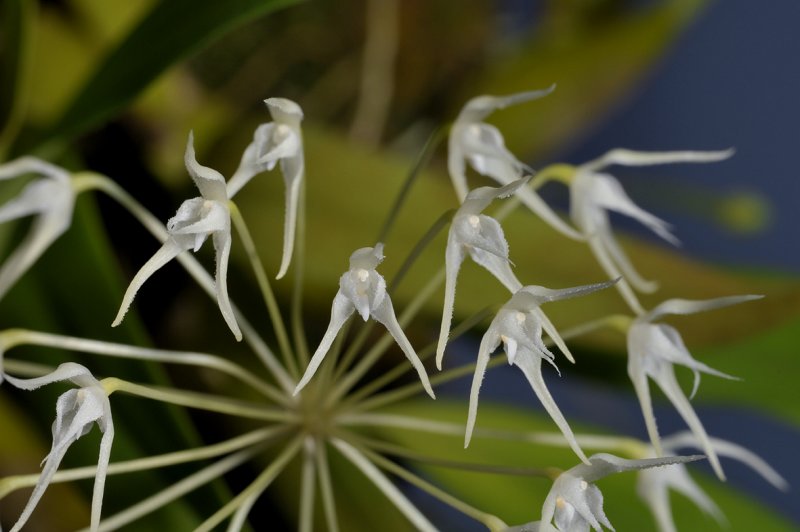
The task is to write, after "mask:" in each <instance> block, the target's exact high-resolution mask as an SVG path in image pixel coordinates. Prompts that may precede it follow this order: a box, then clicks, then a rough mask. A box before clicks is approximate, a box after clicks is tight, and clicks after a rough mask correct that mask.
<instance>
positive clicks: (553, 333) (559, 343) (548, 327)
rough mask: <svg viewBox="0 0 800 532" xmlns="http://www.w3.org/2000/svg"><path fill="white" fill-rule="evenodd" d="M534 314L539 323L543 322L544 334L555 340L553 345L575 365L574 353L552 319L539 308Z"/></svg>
mask: <svg viewBox="0 0 800 532" xmlns="http://www.w3.org/2000/svg"><path fill="white" fill-rule="evenodd" d="M533 314H534V315H535V316H536V317H537V318H538V319H539V321H541V323H542V328H543V329H544V332H546V333H547V336H549V337H550V339H551V340H553V343H554V344H556V347H558V349H559V350H560V351H561V352H562V353H564V356H565V357H567V360H569V361H570V362H572V363H573V364H574V363H575V357H573V356H572V353H571V352H570V350H569V348H568V347H567V343H566V342H564V339H563V338H561V335H560V334H559V333H558V329H556V327H555V325H553V322H551V321H550V318H548V317H547V314H545V313H544V311H543V310H542V309H540V308H538V307H537V308H535V309H534V310H533Z"/></svg>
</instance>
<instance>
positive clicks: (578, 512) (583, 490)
mask: <svg viewBox="0 0 800 532" xmlns="http://www.w3.org/2000/svg"><path fill="white" fill-rule="evenodd" d="M701 458H703V457H702V456H673V457H666V458H650V459H643V460H624V459H622V458H618V457H616V456H613V455H610V454H606V453H600V454H595V455H593V456H591V457H590V458H589V462H590V463H589V464H578V465H577V466H575V467H573V468H572V469H569V470H567V471H564V472H563V473H561V474H560V475H559V476H558V478H557V479H556V480H555V482H554V483H553V487H552V488H551V489H550V493H548V494H547V498H546V499H545V501H544V505H543V506H542V519H541V521H540V523H539V530H541V531H545V530H553V527H552V524H551V523H553V522H555V529H556V530H560V531H561V532H586V531H588V530H589V528H590V527H591V529H592V530H597V531H601V530H602V527H603V526H605V527H606V528H610V529H612V530H613V529H614V527H613V526H611V522H610V521H609V520H608V517H606V514H605V512H604V511H603V494H602V493H601V492H600V489H599V488H598V487H597V486H595V485H594V483H595V482H596V481H598V480H600V479H601V478H603V477H606V476H608V475H611V474H613V473H621V472H623V471H636V470H642V469H649V468H655V467H658V468H660V467H662V466H672V465H673V464H683V463H686V462H692V461H695V460H699V459H701Z"/></svg>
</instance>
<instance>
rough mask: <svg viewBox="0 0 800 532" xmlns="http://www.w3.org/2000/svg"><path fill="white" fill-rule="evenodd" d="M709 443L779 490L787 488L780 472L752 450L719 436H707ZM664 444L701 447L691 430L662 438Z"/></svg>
mask: <svg viewBox="0 0 800 532" xmlns="http://www.w3.org/2000/svg"><path fill="white" fill-rule="evenodd" d="M709 440H710V441H711V445H712V446H713V447H714V449H715V450H716V451H717V454H719V455H720V456H726V457H728V458H733V459H734V460H739V461H740V462H742V463H743V464H745V465H747V466H749V467H750V468H751V469H753V470H754V471H755V472H756V473H758V474H759V475H761V476H762V477H764V480H766V481H767V482H769V483H770V484H772V485H773V486H775V487H776V488H778V489H780V490H787V489H789V483H788V482H787V481H786V479H784V478H783V477H782V476H781V475H780V473H778V472H777V471H775V469H773V468H772V466H770V465H769V464H768V463H767V462H765V461H764V460H763V459H762V458H761V457H760V456H758V455H757V454H756V453H754V452H753V451H751V450H749V449H746V448H745V447H742V446H741V445H737V444H735V443H733V442H730V441H727V440H723V439H720V438H709ZM664 446H665V447H667V446H669V447H670V448H672V449H678V448H681V447H693V448H696V449H700V448H702V447H701V445H700V444H699V442H698V439H697V437H696V436H695V435H694V434H693V433H691V432H681V433H678V434H675V435H672V436H670V437H669V438H664Z"/></svg>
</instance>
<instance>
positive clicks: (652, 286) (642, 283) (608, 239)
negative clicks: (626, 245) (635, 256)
mask: <svg viewBox="0 0 800 532" xmlns="http://www.w3.org/2000/svg"><path fill="white" fill-rule="evenodd" d="M598 238H601V239H602V240H603V245H604V246H605V249H606V250H607V251H608V253H609V255H611V258H612V260H613V261H614V262H616V263H617V265H618V266H619V269H620V270H622V275H623V277H624V278H625V279H627V281H628V282H629V283H631V285H633V287H634V288H635V289H636V290H638V291H639V292H642V293H645V294H652V293H653V292H655V291H656V290H658V283H657V282H655V281H649V280H647V279H645V278H644V277H642V276H641V275H640V274H639V272H638V271H637V270H636V268H634V266H633V263H632V262H631V260H630V259H629V258H628V255H626V254H625V252H624V251H623V249H622V247H620V245H619V242H617V239H616V238H615V237H614V235H613V233H611V232H608V233H601V234H599V235H598Z"/></svg>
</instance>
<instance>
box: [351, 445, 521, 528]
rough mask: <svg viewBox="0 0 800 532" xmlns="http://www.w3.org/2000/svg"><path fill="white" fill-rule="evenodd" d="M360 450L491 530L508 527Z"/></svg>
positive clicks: (501, 521) (405, 471) (412, 475)
mask: <svg viewBox="0 0 800 532" xmlns="http://www.w3.org/2000/svg"><path fill="white" fill-rule="evenodd" d="M361 452H362V453H364V456H366V457H367V458H368V459H370V460H372V461H373V462H374V463H375V464H377V465H378V467H381V468H383V469H385V470H386V471H389V472H390V473H394V474H395V475H397V476H398V477H400V478H402V479H403V480H405V481H406V482H408V483H409V484H412V485H413V486H416V487H418V488H419V489H421V490H423V491H425V492H426V493H428V494H430V495H432V496H433V497H435V498H437V499H439V500H440V501H442V502H443V503H445V504H447V505H448V506H451V507H453V508H455V509H456V510H458V511H459V512H461V513H463V514H464V515H467V516H469V517H471V518H473V519H475V520H476V521H478V522H479V523H482V524H484V525H486V527H487V528H488V529H489V530H491V531H492V532H499V531H501V530H505V529H507V528H508V525H507V524H506V523H504V522H503V520H502V519H500V518H499V517H497V516H496V515H492V514H490V513H487V512H483V511H481V510H478V509H477V508H475V507H474V506H471V505H469V504H467V503H466V502H464V501H462V500H460V499H457V498H456V497H453V496H452V495H450V494H449V493H447V492H446V491H444V490H442V489H440V488H437V487H436V486H434V485H433V484H431V483H430V482H428V481H426V480H424V479H422V478H420V477H418V476H417V475H415V474H414V473H412V472H410V471H408V470H407V469H404V468H402V467H400V466H399V465H397V464H395V463H394V462H392V461H391V460H387V459H386V458H384V457H383V456H381V455H379V454H377V453H373V452H371V451H369V450H367V449H361Z"/></svg>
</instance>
